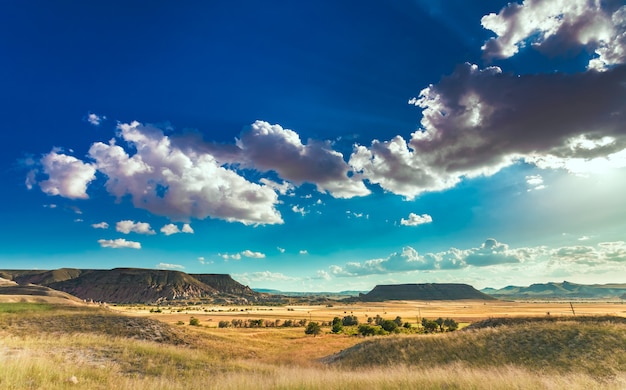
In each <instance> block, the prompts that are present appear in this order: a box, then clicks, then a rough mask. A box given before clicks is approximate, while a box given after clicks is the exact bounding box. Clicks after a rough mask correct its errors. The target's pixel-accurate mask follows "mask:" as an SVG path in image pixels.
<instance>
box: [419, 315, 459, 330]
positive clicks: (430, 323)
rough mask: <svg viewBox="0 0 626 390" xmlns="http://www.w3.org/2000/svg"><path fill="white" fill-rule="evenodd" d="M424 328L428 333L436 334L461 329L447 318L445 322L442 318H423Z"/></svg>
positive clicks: (456, 323)
mask: <svg viewBox="0 0 626 390" xmlns="http://www.w3.org/2000/svg"><path fill="white" fill-rule="evenodd" d="M422 326H423V327H424V331H425V332H426V333H434V332H437V331H439V332H453V331H455V330H457V329H458V328H459V323H458V322H456V321H455V320H453V319H452V318H446V319H445V320H444V319H443V318H441V317H439V318H437V319H436V320H429V319H426V318H422Z"/></svg>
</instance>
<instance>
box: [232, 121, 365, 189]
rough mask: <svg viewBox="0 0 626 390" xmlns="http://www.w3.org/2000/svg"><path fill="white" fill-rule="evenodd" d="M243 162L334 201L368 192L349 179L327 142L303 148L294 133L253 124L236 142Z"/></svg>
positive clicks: (341, 160)
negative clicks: (309, 186)
mask: <svg viewBox="0 0 626 390" xmlns="http://www.w3.org/2000/svg"><path fill="white" fill-rule="evenodd" d="M237 146H238V147H239V149H240V151H241V154H240V156H239V157H238V158H239V159H241V160H243V161H242V162H244V163H246V162H247V164H248V165H251V166H252V167H254V168H256V169H258V170H261V171H275V172H277V173H278V174H279V175H280V177H282V178H283V179H285V180H289V181H290V182H293V183H296V184H301V183H304V182H308V183H313V184H315V185H316V186H317V189H318V190H319V191H320V192H329V193H330V194H331V195H332V196H334V197H336V198H352V197H355V196H365V195H368V194H369V193H370V191H369V190H368V189H367V188H366V187H365V185H364V184H363V182H362V181H361V180H359V178H358V177H352V176H350V175H349V172H350V167H349V166H348V164H347V163H346V162H345V161H344V159H343V155H342V154H341V153H339V152H337V151H335V150H333V148H332V145H331V144H330V143H329V142H321V141H315V140H309V141H308V143H307V144H303V143H302V141H301V140H300V136H299V135H298V134H297V133H296V132H295V131H293V130H289V129H284V128H282V127H281V126H280V125H277V124H275V125H271V124H269V123H267V122H263V121H256V122H254V123H253V124H252V125H251V126H250V128H249V129H247V130H246V131H244V132H242V134H241V137H240V139H238V140H237Z"/></svg>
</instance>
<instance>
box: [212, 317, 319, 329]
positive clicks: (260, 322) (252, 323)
mask: <svg viewBox="0 0 626 390" xmlns="http://www.w3.org/2000/svg"><path fill="white" fill-rule="evenodd" d="M307 322H308V320H306V319H301V320H285V321H284V322H283V321H281V320H278V319H277V320H264V319H245V320H243V319H238V318H235V319H233V320H231V321H220V322H219V323H218V324H217V326H218V327H219V328H278V327H283V328H291V327H302V326H306V324H307Z"/></svg>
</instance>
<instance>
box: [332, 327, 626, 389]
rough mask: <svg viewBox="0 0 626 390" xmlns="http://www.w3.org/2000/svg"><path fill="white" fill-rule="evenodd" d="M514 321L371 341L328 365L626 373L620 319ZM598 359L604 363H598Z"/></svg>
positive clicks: (625, 341) (334, 357)
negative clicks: (502, 368) (455, 330)
mask: <svg viewBox="0 0 626 390" xmlns="http://www.w3.org/2000/svg"><path fill="white" fill-rule="evenodd" d="M500 320H502V321H500ZM510 320H511V319H509V318H504V319H489V320H486V321H483V322H481V323H479V324H476V326H474V327H472V328H471V329H469V328H468V329H467V330H461V331H457V332H451V333H446V334H433V335H426V336H420V337H413V336H407V337H383V338H373V339H371V340H367V341H365V342H362V343H360V344H357V345H355V346H354V347H351V348H348V349H345V350H343V351H341V352H339V353H337V354H335V355H332V356H329V357H327V358H326V359H324V361H325V362H326V363H329V364H333V365H337V366H340V367H345V368H350V369H356V368H360V367H369V368H370V369H371V368H373V367H375V366H383V367H389V366H397V365H407V366H419V367H420V368H424V367H436V366H439V365H446V366H448V367H453V366H454V365H455V364H463V365H466V366H469V367H473V368H477V367H483V368H486V367H502V366H503V365H507V366H509V367H510V366H516V367H524V368H526V369H529V370H532V371H534V372H542V373H546V372H554V373H562V374H568V373H569V374H574V373H585V374H587V375H592V376H595V377H611V376H613V375H615V374H617V373H621V372H623V371H624V370H626V350H625V349H624V346H625V345H626V319H624V318H622V317H610V316H607V317H561V318H553V317H547V318H546V317H543V318H522V319H517V320H515V321H510ZM564 346H567V347H566V348H564ZM598 356H600V357H601V358H599V359H597V358H595V357H598Z"/></svg>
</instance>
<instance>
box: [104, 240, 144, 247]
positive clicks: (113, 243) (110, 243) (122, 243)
mask: <svg viewBox="0 0 626 390" xmlns="http://www.w3.org/2000/svg"><path fill="white" fill-rule="evenodd" d="M98 243H99V244H100V246H101V247H102V248H132V249H141V243H139V242H135V241H126V240H125V239H123V238H117V239H115V240H104V239H102V240H98Z"/></svg>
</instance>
